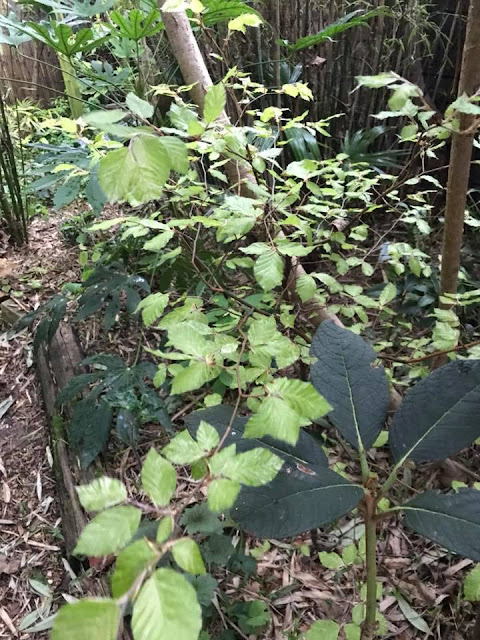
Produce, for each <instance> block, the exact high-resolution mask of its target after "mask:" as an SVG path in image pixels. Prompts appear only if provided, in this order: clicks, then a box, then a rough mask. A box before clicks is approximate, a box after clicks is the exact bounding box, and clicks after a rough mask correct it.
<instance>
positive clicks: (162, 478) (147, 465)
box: [141, 448, 177, 507]
mask: <svg viewBox="0 0 480 640" xmlns="http://www.w3.org/2000/svg"><path fill="white" fill-rule="evenodd" d="M141 477H142V487H143V490H144V491H145V493H146V494H147V496H148V497H149V498H150V500H151V501H152V502H153V504H155V505H157V506H160V507H164V506H165V505H167V504H168V503H169V502H170V499H171V497H172V496H173V494H174V492H175V487H176V485H177V474H176V473H175V469H174V468H173V466H172V464H171V463H170V462H168V460H165V458H162V456H161V455H160V454H159V453H157V452H156V451H155V449H153V448H152V449H150V451H149V452H148V453H147V457H146V458H145V460H144V463H143V466H142V474H141Z"/></svg>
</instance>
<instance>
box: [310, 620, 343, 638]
mask: <svg viewBox="0 0 480 640" xmlns="http://www.w3.org/2000/svg"><path fill="white" fill-rule="evenodd" d="M339 633H340V625H338V624H337V623H336V622H334V621H333V620H317V621H316V622H314V623H313V624H312V626H311V627H310V629H309V630H308V631H307V633H306V634H305V640H337V638H338V634H339Z"/></svg>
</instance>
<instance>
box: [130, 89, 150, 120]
mask: <svg viewBox="0 0 480 640" xmlns="http://www.w3.org/2000/svg"><path fill="white" fill-rule="evenodd" d="M125 103H126V105H127V107H128V108H129V109H130V111H131V112H132V113H134V114H135V115H136V116H138V117H139V118H151V117H152V116H153V112H154V108H153V105H151V104H150V103H148V102H146V101H145V100H142V98H139V97H138V96H136V95H135V94H134V93H132V92H130V93H127V97H126V98H125Z"/></svg>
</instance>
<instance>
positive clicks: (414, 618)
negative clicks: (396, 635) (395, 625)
mask: <svg viewBox="0 0 480 640" xmlns="http://www.w3.org/2000/svg"><path fill="white" fill-rule="evenodd" d="M394 595H395V597H396V599H397V602H398V606H399V607H400V611H401V612H402V613H403V615H404V616H405V619H406V620H408V622H409V623H410V624H411V625H412V627H415V629H418V630H419V631H421V632H422V633H429V631H430V628H429V626H428V624H427V623H426V622H425V620H424V619H423V618H422V616H421V615H420V614H419V613H417V612H416V611H415V610H414V609H413V608H412V607H411V606H410V604H409V603H408V602H407V600H406V599H405V598H404V597H403V596H402V594H401V593H400V592H399V591H396V592H395V594H394Z"/></svg>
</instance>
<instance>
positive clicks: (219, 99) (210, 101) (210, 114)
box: [203, 83, 227, 124]
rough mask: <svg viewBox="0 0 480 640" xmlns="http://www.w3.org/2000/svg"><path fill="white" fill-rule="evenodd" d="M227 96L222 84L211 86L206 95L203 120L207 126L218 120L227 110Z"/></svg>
mask: <svg viewBox="0 0 480 640" xmlns="http://www.w3.org/2000/svg"><path fill="white" fill-rule="evenodd" d="M226 100H227V96H226V93H225V87H224V85H223V84H222V83H219V84H214V85H211V86H210V87H208V88H207V91H206V93H205V103H204V105H203V119H204V120H205V122H206V123H207V124H209V123H210V122H213V121H214V120H216V119H217V118H218V117H219V116H220V115H221V114H222V112H223V110H224V109H225V103H226Z"/></svg>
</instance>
